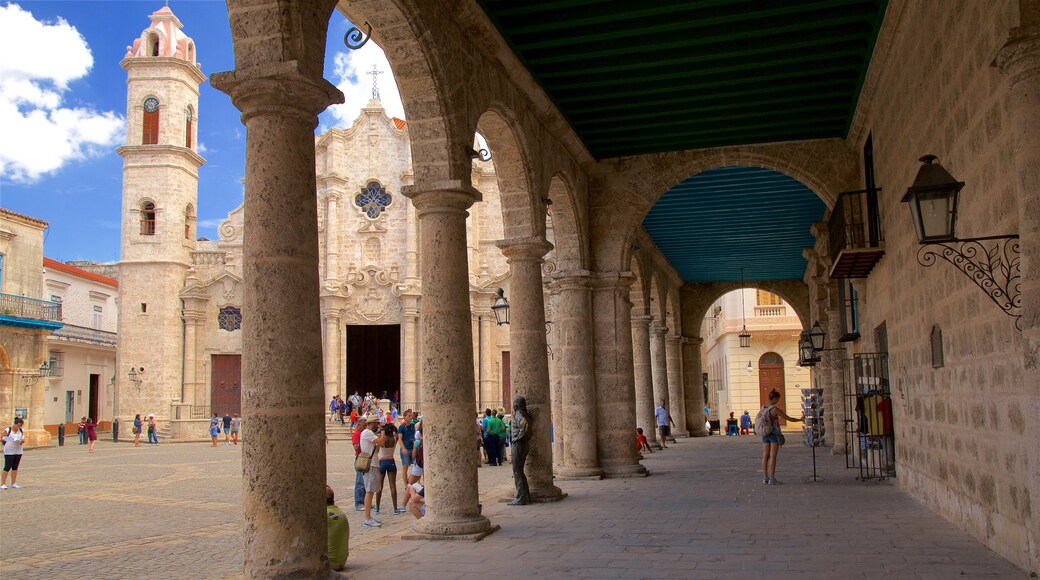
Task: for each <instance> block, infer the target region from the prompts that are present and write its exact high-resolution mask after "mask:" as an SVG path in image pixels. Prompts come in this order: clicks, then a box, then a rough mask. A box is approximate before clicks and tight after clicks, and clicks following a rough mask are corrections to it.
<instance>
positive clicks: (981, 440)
mask: <svg viewBox="0 0 1040 580" xmlns="http://www.w3.org/2000/svg"><path fill="white" fill-rule="evenodd" d="M1016 4H1017V3H1015V2H992V3H982V2H957V3H950V2H942V1H938V0H933V1H923V2H906V3H903V2H900V3H893V4H892V5H891V6H890V7H889V13H888V16H887V22H886V26H885V28H884V30H883V31H882V35H881V37H880V38H879V41H878V46H879V49H878V53H877V54H876V55H875V60H874V62H873V64H872V70H871V74H870V75H868V81H867V85H866V86H865V88H864V95H865V97H866V98H864V99H863V101H861V103H862V104H861V110H860V111H859V113H858V115H859V119H858V122H859V123H861V127H860V128H859V130H858V131H857V132H856V134H857V135H858V142H856V143H852V145H853V146H854V147H857V148H861V147H862V146H863V143H864V141H865V139H866V136H867V134H868V133H871V134H872V135H873V148H874V158H875V170H876V175H877V183H878V185H879V186H880V187H881V188H882V193H881V196H880V203H881V208H880V210H881V216H882V223H883V231H884V236H885V243H886V255H885V257H884V259H882V260H881V262H880V263H879V264H878V265H877V267H876V268H875V270H874V271H873V272H872V273H871V274H870V277H869V278H868V279H867V280H866V281H865V283H864V284H863V290H864V291H863V293H862V295H861V304H860V305H861V311H860V327H861V329H862V330H861V332H862V333H863V338H861V339H860V340H858V341H857V342H855V343H852V344H851V345H850V347H851V349H852V350H853V351H855V352H870V351H873V350H875V349H876V345H875V343H874V340H873V332H874V329H876V328H877V327H878V326H880V325H881V324H885V325H886V327H887V332H888V344H889V348H890V360H889V365H890V371H891V375H892V378H893V383H894V385H893V400H894V402H895V405H894V421H895V429H896V431H895V438H896V439H895V440H896V452H897V469H898V478H899V482H900V485H901V486H902V487H903V488H904V489H906V490H907V491H908V492H910V493H911V494H913V495H914V496H915V497H918V498H920V499H921V500H922V501H923V502H924V503H926V504H927V505H928V506H930V507H931V508H932V509H934V510H936V511H937V512H939V513H940V514H942V515H944V516H945V517H947V518H949V519H950V520H952V521H953V522H955V523H956V524H957V525H958V526H960V527H962V528H964V529H966V530H968V531H969V532H970V533H972V534H973V535H975V536H976V537H978V538H980V539H981V540H982V541H984V542H985V543H986V544H987V545H988V546H990V547H991V548H992V549H993V550H995V551H996V552H998V553H999V554H1001V555H1002V556H1004V557H1006V558H1008V559H1010V560H1011V561H1013V562H1015V563H1016V564H1019V565H1020V566H1023V567H1025V566H1027V561H1028V554H1029V552H1030V542H1033V543H1034V544H1035V542H1036V541H1037V539H1036V538H1033V539H1032V540H1030V539H1029V538H1028V533H1027V530H1028V528H1029V526H1030V523H1029V522H1030V521H1031V520H1032V519H1033V518H1036V517H1037V516H1036V510H1037V509H1038V507H1040V506H1035V505H1030V499H1029V498H1030V486H1035V485H1037V482H1036V481H1030V479H1031V478H1030V477H1029V471H1028V470H1029V465H1028V460H1027V458H1028V453H1029V449H1030V448H1031V447H1033V446H1035V445H1036V442H1037V437H1036V431H1035V430H1034V429H1032V428H1030V427H1029V424H1030V423H1031V422H1033V421H1034V420H1035V418H1033V417H1029V416H1028V413H1027V411H1026V410H1027V409H1028V408H1029V407H1028V405H1029V401H1030V400H1032V399H1033V398H1035V397H1036V396H1037V395H1036V385H1029V384H1027V381H1025V380H1023V379H1024V375H1023V359H1022V353H1023V349H1024V345H1023V338H1022V333H1021V332H1020V331H1018V330H1016V328H1015V325H1014V320H1013V319H1012V318H1010V317H1008V316H1005V315H1004V314H1003V313H1002V312H1001V311H1000V310H999V309H998V308H997V306H996V305H994V304H993V303H992V302H991V301H990V300H989V298H988V297H987V295H986V294H985V293H984V292H983V291H982V290H980V289H979V288H978V287H977V286H976V285H975V284H973V283H972V282H971V281H970V280H969V279H968V277H966V276H965V275H963V274H962V273H960V272H959V271H957V270H956V269H955V268H954V267H953V266H952V265H950V264H948V263H945V262H942V261H940V262H939V263H938V264H936V265H935V266H932V267H929V268H924V267H922V266H920V265H919V264H918V262H917V252H918V244H917V240H916V238H915V235H914V232H913V229H912V227H911V222H910V216H909V211H908V210H907V208H906V206H905V205H904V204H901V203H900V198H901V196H902V195H903V192H904V191H905V190H906V187H907V186H909V185H910V184H911V183H912V181H913V179H914V176H915V175H916V172H917V168H918V167H919V163H918V161H917V158H918V157H920V156H921V155H924V154H928V153H933V154H936V155H938V156H939V158H940V161H941V163H942V164H943V166H944V167H946V169H947V170H949V171H950V173H951V174H952V175H953V176H954V177H956V178H957V179H958V180H961V181H964V182H965V183H966V185H965V187H964V190H963V191H962V193H961V200H960V208H959V214H958V222H957V234H958V236H960V237H962V238H966V237H975V236H987V235H996V234H1006V233H1014V232H1017V231H1018V223H1017V209H1016V208H1017V201H1016V199H1015V189H1014V181H1013V174H1014V167H1013V166H1012V165H1011V155H1010V154H1009V151H1008V147H1009V145H1010V138H1011V131H1012V130H1013V127H1011V126H1010V123H1009V118H1008V111H1007V109H1008V91H1007V81H1006V79H1005V78H1004V77H1003V76H1002V74H1001V72H1000V71H999V70H998V69H997V68H995V67H993V66H991V63H992V61H993V58H994V56H995V55H996V54H997V51H998V50H999V49H1000V48H1001V46H1002V45H1003V44H1004V43H1005V41H1006V40H1007V36H1008V30H1009V28H1010V27H1012V26H1014V25H1015V24H1016V18H1017V15H1016ZM933 325H938V326H939V327H940V328H941V329H942V331H943V336H944V344H943V350H944V354H945V366H944V367H943V368H938V369H933V368H932V364H931V352H930V341H929V337H930V334H931V330H932V326H933ZM1033 549H1035V547H1034V548H1033Z"/></svg>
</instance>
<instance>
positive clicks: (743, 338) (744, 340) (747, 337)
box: [737, 326, 751, 348]
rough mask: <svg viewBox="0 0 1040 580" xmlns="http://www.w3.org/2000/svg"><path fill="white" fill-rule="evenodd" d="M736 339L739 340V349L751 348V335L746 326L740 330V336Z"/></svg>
mask: <svg viewBox="0 0 1040 580" xmlns="http://www.w3.org/2000/svg"><path fill="white" fill-rule="evenodd" d="M737 337H738V338H739V339H740V348H750V347H751V333H750V332H748V329H747V327H746V326H745V327H744V328H742V329H741V330H740V334H738V335H737Z"/></svg>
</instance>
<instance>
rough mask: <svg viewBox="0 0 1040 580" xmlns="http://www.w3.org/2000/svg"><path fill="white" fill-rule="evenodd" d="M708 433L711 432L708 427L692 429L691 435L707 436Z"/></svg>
mask: <svg viewBox="0 0 1040 580" xmlns="http://www.w3.org/2000/svg"><path fill="white" fill-rule="evenodd" d="M708 435H710V434H709V433H708V430H707V429H700V430H697V429H694V430H693V431H690V437H707V436H708Z"/></svg>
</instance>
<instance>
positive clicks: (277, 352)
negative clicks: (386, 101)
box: [211, 47, 343, 578]
mask: <svg viewBox="0 0 1040 580" xmlns="http://www.w3.org/2000/svg"><path fill="white" fill-rule="evenodd" d="M236 48H241V47H236ZM302 69H303V65H302V64H301V63H298V62H296V61H291V62H282V63H274V64H270V65H260V66H255V67H251V68H246V69H240V70H236V71H231V72H226V73H220V74H215V75H213V77H212V80H211V83H212V84H213V86H214V87H216V88H217V89H218V90H221V91H223V92H225V93H227V94H228V95H230V96H231V100H232V102H233V103H234V105H235V106H236V107H237V108H238V109H239V110H240V111H242V122H243V123H244V124H245V126H246V129H247V130H246V166H245V208H246V209H245V229H246V231H248V232H249V234H248V238H247V240H246V243H245V244H244V246H243V258H242V271H243V278H244V281H245V284H244V286H245V288H244V292H243V296H242V316H243V319H242V327H243V328H244V329H246V332H245V333H244V334H243V338H242V385H243V388H242V414H243V416H245V417H246V418H247V419H246V420H247V421H248V422H249V436H248V437H246V438H245V439H243V449H242V476H243V477H242V509H243V512H244V515H245V528H244V539H245V561H244V573H245V575H246V576H248V577H251V578H252V577H276V576H278V577H288V576H294V575H296V576H316V575H319V574H322V573H324V572H325V571H326V570H327V558H326V557H325V554H326V552H327V540H328V538H327V537H326V533H325V518H326V514H325V501H324V498H323V494H322V490H323V489H324V487H325V480H326V470H325V441H324V434H325V429H324V426H325V421H324V416H325V404H324V401H323V397H324V394H325V393H324V388H323V384H322V356H321V314H320V306H319V297H318V292H319V289H318V286H319V283H318V282H319V281H318V275H317V271H318V228H317V223H318V203H317V197H316V196H315V194H314V192H315V188H316V180H315V174H314V128H315V127H316V126H317V124H318V117H317V115H318V113H319V112H321V111H322V110H324V109H325V107H327V106H328V105H330V104H332V103H337V102H343V95H342V93H340V92H339V91H338V90H337V89H336V88H335V87H333V86H332V85H331V84H329V83H328V82H327V81H325V80H324V79H321V78H320V77H318V78H316V79H315V78H311V77H309V76H307V74H306V73H305V72H303V70H302ZM318 70H319V74H320V67H319V68H318ZM287 297H292V307H291V308H289V307H287V304H286V299H287ZM286 465H305V466H307V468H306V469H286Z"/></svg>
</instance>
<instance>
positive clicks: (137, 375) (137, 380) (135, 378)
mask: <svg viewBox="0 0 1040 580" xmlns="http://www.w3.org/2000/svg"><path fill="white" fill-rule="evenodd" d="M143 375H144V367H138V368H137V369H135V368H134V367H130V372H128V373H126V376H127V378H129V379H130V382H131V383H133V384H134V386H135V387H137V388H138V389H140V388H141V382H142V381H143V380H144V379H143V378H142V376H143Z"/></svg>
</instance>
